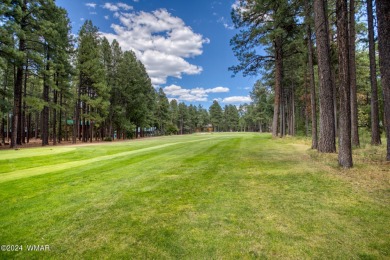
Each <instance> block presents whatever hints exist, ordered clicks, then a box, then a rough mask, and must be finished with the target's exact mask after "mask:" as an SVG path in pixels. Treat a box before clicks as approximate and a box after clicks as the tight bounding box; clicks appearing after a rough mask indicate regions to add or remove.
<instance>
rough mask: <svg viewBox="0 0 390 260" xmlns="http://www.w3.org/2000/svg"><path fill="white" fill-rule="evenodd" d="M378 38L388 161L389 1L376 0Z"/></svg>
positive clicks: (388, 158)
mask: <svg viewBox="0 0 390 260" xmlns="http://www.w3.org/2000/svg"><path fill="white" fill-rule="evenodd" d="M376 12H377V19H378V40H379V44H378V47H379V66H380V71H381V80H382V88H383V98H384V100H383V103H384V113H385V125H386V137H387V157H386V159H387V160H388V161H390V26H389V25H390V1H389V0H376Z"/></svg>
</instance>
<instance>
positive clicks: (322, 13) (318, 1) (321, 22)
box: [314, 0, 336, 153]
mask: <svg viewBox="0 0 390 260" xmlns="http://www.w3.org/2000/svg"><path fill="white" fill-rule="evenodd" d="M314 21H315V27H316V37H317V52H318V71H319V81H320V93H319V94H320V136H319V142H318V151H319V152H322V153H334V152H336V141H335V117H334V112H333V109H334V106H333V82H332V72H331V63H330V49H329V38H328V37H329V33H328V31H329V30H328V21H327V14H326V1H324V0H314Z"/></svg>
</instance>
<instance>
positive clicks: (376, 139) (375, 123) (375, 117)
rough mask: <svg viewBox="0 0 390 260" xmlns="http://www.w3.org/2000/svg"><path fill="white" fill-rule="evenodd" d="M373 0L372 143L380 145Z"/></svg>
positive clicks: (370, 14) (370, 15)
mask: <svg viewBox="0 0 390 260" xmlns="http://www.w3.org/2000/svg"><path fill="white" fill-rule="evenodd" d="M373 16H374V15H373V11H372V0H367V20H368V51H369V57H370V82H371V144H372V145H380V144H381V143H382V142H381V135H380V130H379V100H378V84H377V81H376V61H375V41H374V18H373Z"/></svg>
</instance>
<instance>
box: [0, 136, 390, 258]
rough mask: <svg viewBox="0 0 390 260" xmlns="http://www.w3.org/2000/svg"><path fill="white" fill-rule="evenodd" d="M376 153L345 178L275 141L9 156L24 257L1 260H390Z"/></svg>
mask: <svg viewBox="0 0 390 260" xmlns="http://www.w3.org/2000/svg"><path fill="white" fill-rule="evenodd" d="M368 149H372V148H368ZM375 149H380V148H375ZM365 151H366V150H364V149H358V150H356V151H355V153H356V158H357V159H356V160H355V164H356V166H355V168H354V169H353V170H349V171H346V170H340V169H339V168H338V167H337V159H335V158H337V155H320V154H318V153H316V152H313V151H309V146H308V142H307V141H306V140H302V139H293V138H285V139H283V140H282V139H275V140H273V139H272V138H271V137H270V135H267V134H264V135H260V134H249V133H248V134H236V133H231V134H209V135H191V136H173V137H162V138H151V139H146V140H142V141H131V142H123V143H115V142H114V143H109V144H104V145H92V146H68V147H50V148H32V149H24V150H23V149H22V150H17V151H16V150H3V151H0V244H2V245H23V251H21V252H0V258H28V259H42V258H54V259H81V258H84V259H85V258H86V259H101V258H103V259H113V258H116V259H122V258H123V259H124V258H127V259H149V258H152V259H175V258H176V259H236V258H243V259H252V258H260V259H312V258H315V259H326V258H327V259H359V258H361V259H386V258H390V224H389V223H390V203H389V202H390V176H389V175H390V172H389V169H388V168H389V167H388V165H386V164H385V163H384V162H377V161H376V162H375V163H373V162H372V161H370V162H369V163H368V162H367V161H365V160H364V158H365V157H359V156H360V155H361V154H364V153H365ZM380 151H382V150H380ZM334 160H335V162H334ZM27 245H49V246H50V251H44V252H28V251H27Z"/></svg>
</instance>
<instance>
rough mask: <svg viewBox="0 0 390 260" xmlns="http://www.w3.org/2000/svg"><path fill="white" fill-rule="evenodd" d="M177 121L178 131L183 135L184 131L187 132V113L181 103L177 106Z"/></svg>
mask: <svg viewBox="0 0 390 260" xmlns="http://www.w3.org/2000/svg"><path fill="white" fill-rule="evenodd" d="M177 112H178V120H179V131H180V134H181V135H182V134H185V133H186V130H189V124H188V123H189V113H188V107H187V106H186V104H184V103H183V102H180V103H179V105H178V110H177Z"/></svg>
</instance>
